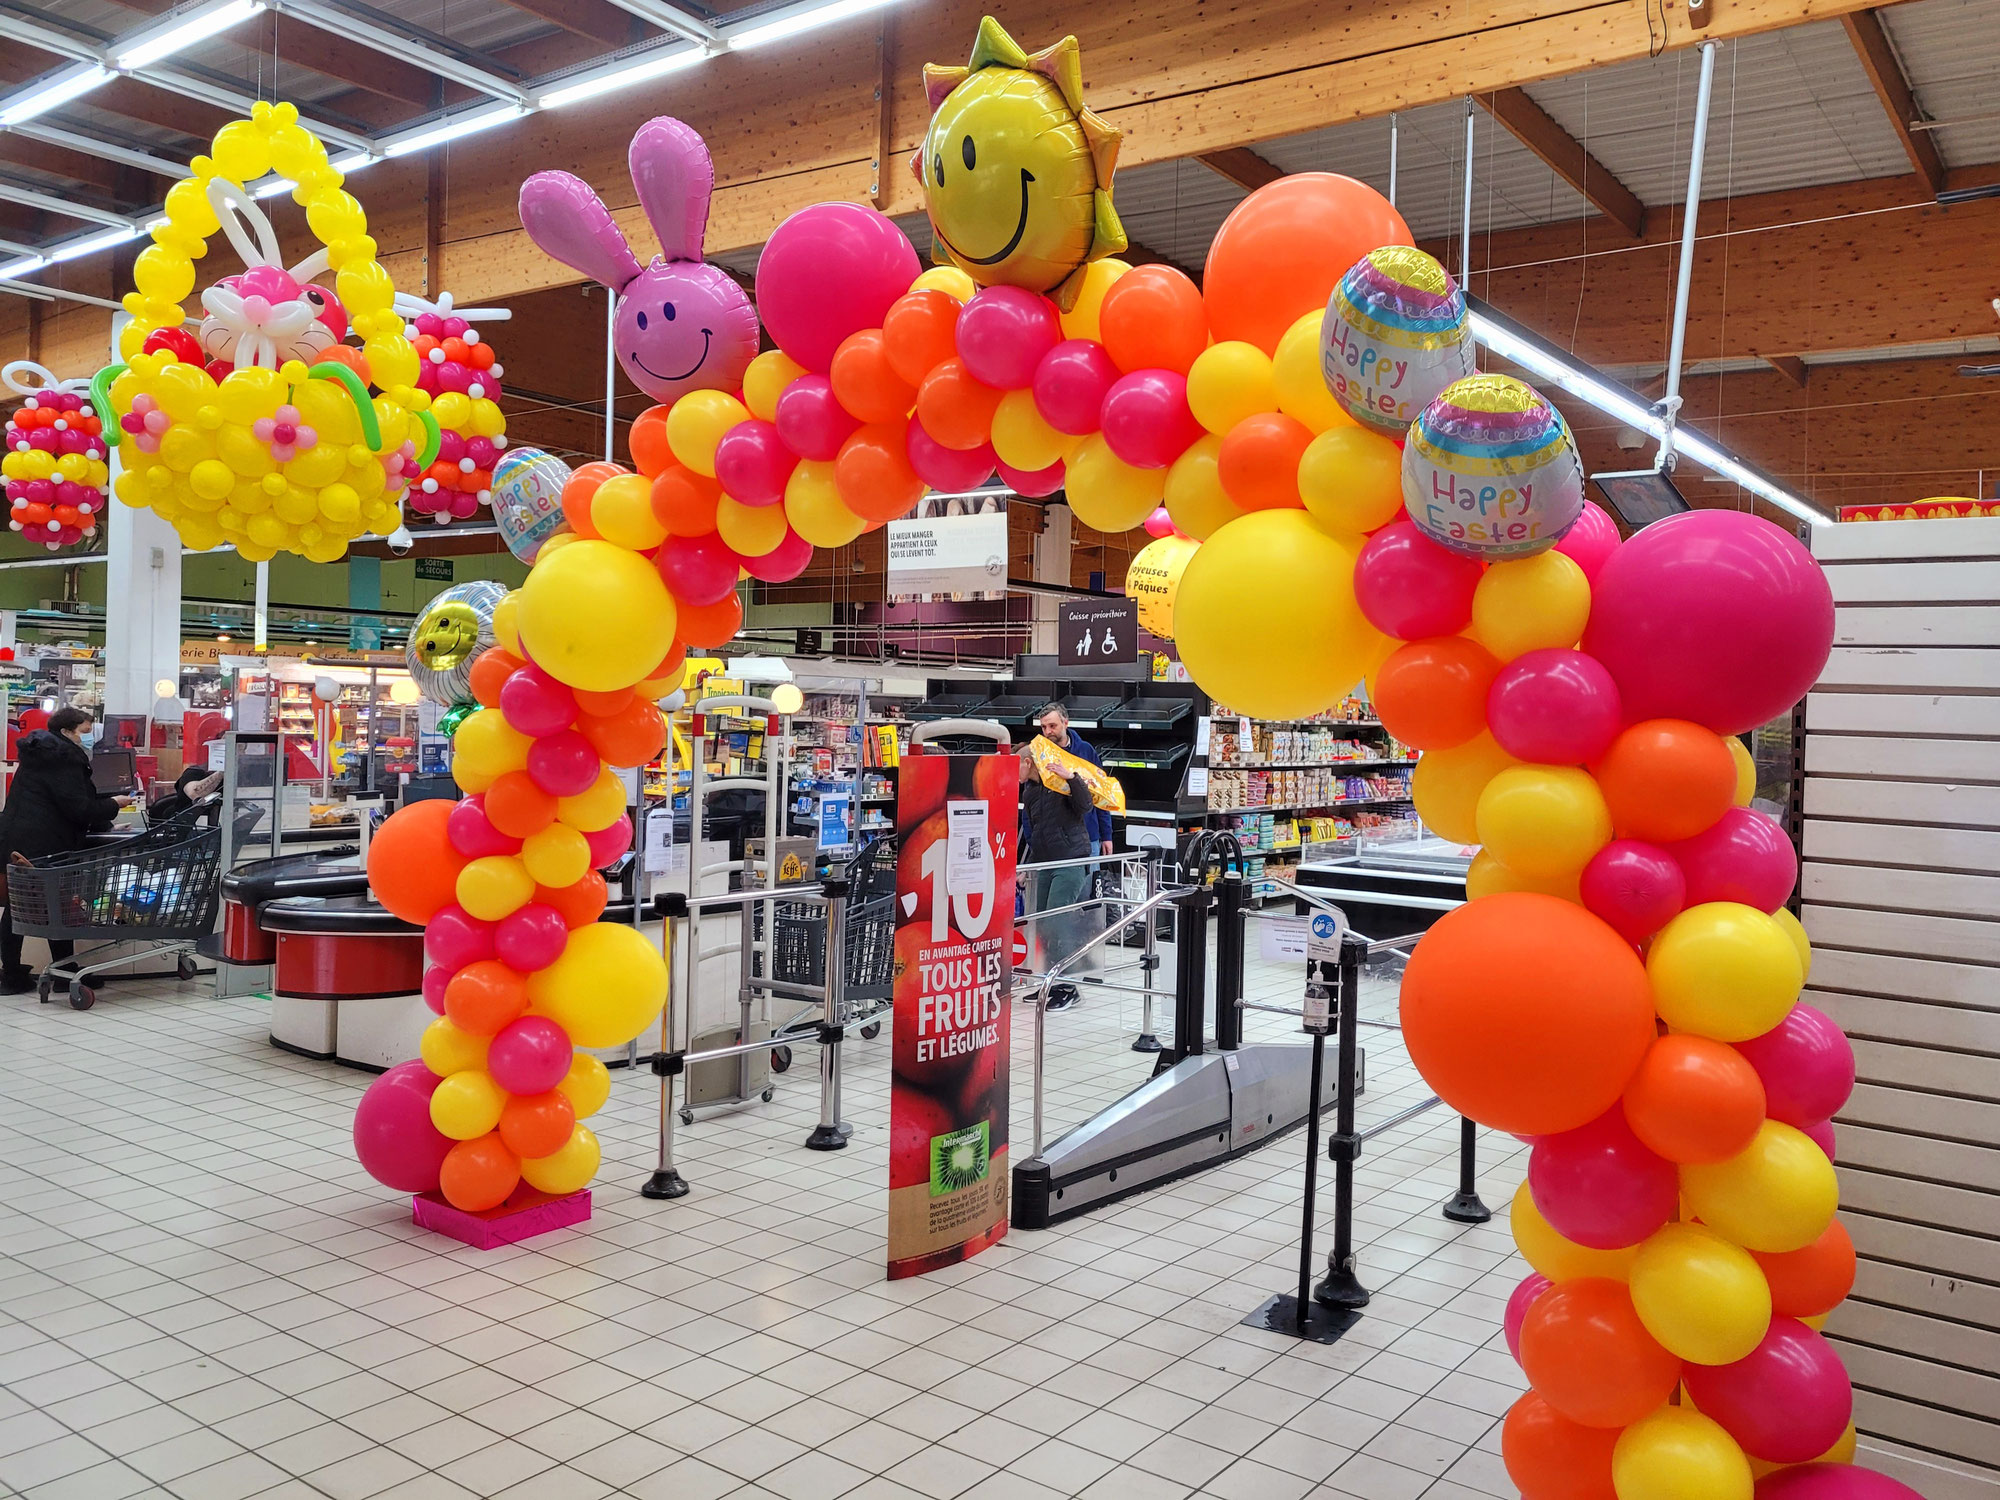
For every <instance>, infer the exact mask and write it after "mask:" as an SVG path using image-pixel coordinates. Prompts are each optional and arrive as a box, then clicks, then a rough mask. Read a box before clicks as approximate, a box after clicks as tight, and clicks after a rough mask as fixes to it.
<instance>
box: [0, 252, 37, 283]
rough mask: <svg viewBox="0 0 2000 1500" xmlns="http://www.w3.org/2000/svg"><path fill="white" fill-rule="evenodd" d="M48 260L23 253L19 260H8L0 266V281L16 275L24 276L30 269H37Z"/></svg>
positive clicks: (10, 279) (9, 279)
mask: <svg viewBox="0 0 2000 1500" xmlns="http://www.w3.org/2000/svg"><path fill="white" fill-rule="evenodd" d="M47 264H48V262H47V261H45V260H43V259H42V258H41V256H39V255H24V256H22V257H21V258H20V259H19V260H10V261H8V262H7V264H6V265H4V266H0V281H12V280H13V279H14V278H15V277H17V276H26V275H27V274H28V273H29V272H31V271H39V270H41V268H42V267H43V266H45V265H47Z"/></svg>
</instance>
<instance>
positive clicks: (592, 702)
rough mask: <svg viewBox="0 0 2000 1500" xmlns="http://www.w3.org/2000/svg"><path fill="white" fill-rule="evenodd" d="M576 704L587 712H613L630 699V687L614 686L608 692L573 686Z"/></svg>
mask: <svg viewBox="0 0 2000 1500" xmlns="http://www.w3.org/2000/svg"><path fill="white" fill-rule="evenodd" d="M572 691H574V692H575V693H576V706H577V707H578V708H580V709H582V710H583V711H584V712H585V713H587V714H615V713H617V712H618V710H619V709H621V708H623V707H624V706H625V705H626V704H628V703H630V702H631V701H632V689H630V688H615V689H613V690H612V691H611V692H608V693H592V692H586V691H585V690H584V689H582V688H575V689H573V690H572Z"/></svg>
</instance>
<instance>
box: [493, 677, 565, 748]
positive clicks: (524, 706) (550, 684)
mask: <svg viewBox="0 0 2000 1500" xmlns="http://www.w3.org/2000/svg"><path fill="white" fill-rule="evenodd" d="M500 712H501V714H502V715H504V716H505V718H506V720H507V723H508V726H509V727H510V728H513V729H518V730H519V731H520V732H521V733H522V734H525V735H527V736H529V737H530V738H531V739H534V738H539V737H540V736H542V735H545V734H554V733H555V732H556V731H557V730H558V729H567V728H569V726H570V722H571V721H572V720H573V719H575V718H576V694H575V693H574V692H572V691H571V690H570V687H569V685H568V684H567V683H562V682H558V681H556V679H555V678H553V677H551V676H549V674H548V673H547V672H544V671H543V670H542V669H541V668H540V667H538V666H536V665H534V663H532V662H530V663H529V664H528V665H527V666H525V667H517V668H515V670H513V671H512V672H509V673H508V674H507V680H506V681H505V682H503V683H501V684H500Z"/></svg>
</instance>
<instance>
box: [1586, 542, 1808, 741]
mask: <svg viewBox="0 0 2000 1500" xmlns="http://www.w3.org/2000/svg"><path fill="white" fill-rule="evenodd" d="M1832 646H1833V590H1832V589H1831V588H1829V587H1828V585H1827V581H1826V575H1825V574H1824V573H1822V572H1821V571H1820V569H1819V564H1818V563H1816V562H1814V561H1813V559H1812V554H1811V553H1809V552H1807V551H1806V549H1805V548H1804V547H1803V546H1801V545H1800V544H1799V542H1798V541H1797V540H1796V539H1795V538H1793V537H1792V536H1791V535H1790V534H1789V533H1788V532H1786V531H1785V530H1784V529H1783V528H1781V527H1778V526H1774V525H1772V524H1771V523H1770V522H1769V521H1766V520H1762V519H1760V518H1759V517H1757V516H1753V515H1749V514H1747V513H1746V512H1743V511H1735V510H1691V511H1684V512H1682V513H1681V514H1680V515H1677V516H1669V517H1667V519H1666V520H1664V521H1655V522H1654V523H1653V524H1652V525H1650V526H1648V527H1646V528H1645V529H1644V530H1642V531H1640V532H1639V533H1638V535H1636V536H1634V537H1633V538H1632V540H1631V541H1629V542H1626V543H1625V544H1624V545H1623V546H1621V547H1620V548H1619V549H1618V550H1617V551H1616V552H1614V553H1613V554H1612V555H1611V558H1610V560H1609V561H1608V562H1606V563H1605V564H1604V567H1603V569H1602V570H1601V571H1600V572H1599V573H1598V576H1597V581H1596V583H1595V585H1594V586H1593V588H1592V598H1591V608H1590V623H1589V624H1588V625H1587V626H1586V627H1585V628H1584V632H1583V649H1584V650H1585V651H1588V652H1589V653H1590V654H1591V655H1592V656H1594V657H1596V658H1597V659H1598V660H1599V661H1601V662H1603V663H1604V665H1605V666H1606V667H1607V668H1609V669H1610V672H1611V675H1612V677H1613V678H1615V679H1616V680H1617V683H1618V692H1619V695H1620V696H1621V697H1622V698H1623V699H1624V703H1625V717H1626V718H1627V719H1628V720H1631V721H1634V722H1637V721H1639V720H1642V719H1692V720H1694V721H1695V722H1696V723H1697V724H1706V725H1707V726H1708V727H1709V728H1710V729H1713V730H1714V731H1715V732H1716V733H1717V734H1742V733H1743V732H1744V731H1746V730H1750V729H1755V728H1756V727H1757V726H1758V725H1759V724H1762V723H1765V722H1766V721H1768V720H1770V719H1774V718H1776V717H1777V716H1778V715H1779V714H1782V713H1785V712H1787V711H1789V710H1790V709H1791V707H1792V705H1793V704H1795V703H1797V702H1798V701H1799V699H1800V698H1801V697H1802V696H1803V695H1804V693H1805V691H1806V689H1807V688H1809V687H1811V686H1812V685H1813V683H1814V681H1815V680H1817V678H1818V677H1819V674H1820V670H1821V668H1823V667H1824V666H1825V665H1826V658H1827V653H1828V652H1829V651H1830V650H1831V649H1832Z"/></svg>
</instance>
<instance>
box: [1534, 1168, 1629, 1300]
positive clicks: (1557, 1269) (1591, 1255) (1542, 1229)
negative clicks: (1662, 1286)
mask: <svg viewBox="0 0 2000 1500" xmlns="http://www.w3.org/2000/svg"><path fill="white" fill-rule="evenodd" d="M1507 1222H1508V1227H1509V1228H1510V1229H1512V1230H1513V1231H1514V1246H1515V1248H1516V1249H1518V1250H1519V1251H1520V1252H1521V1258H1522V1259H1523V1260H1525V1261H1526V1262H1527V1263H1528V1264H1529V1265H1531V1266H1533V1267H1534V1268H1535V1269H1536V1270H1537V1271H1540V1272H1541V1273H1542V1274H1543V1275H1544V1276H1546V1277H1548V1278H1549V1280H1551V1281H1575V1280H1577V1279H1578V1278H1579V1277H1583V1276H1604V1277H1608V1278H1610V1279H1611V1280H1612V1281H1623V1280H1625V1278H1626V1277H1627V1276H1629V1275H1631V1274H1632V1261H1633V1258H1634V1257H1635V1256H1637V1255H1638V1253H1639V1247H1638V1246H1636V1245H1628V1246H1627V1247H1626V1248H1625V1249H1623V1250H1590V1249H1586V1248H1585V1247H1584V1246H1582V1245H1579V1244H1577V1243H1575V1242H1574V1241H1573V1240H1566V1239H1564V1238H1563V1237H1562V1236H1561V1235H1559V1234H1557V1233H1556V1232H1555V1230H1553V1229H1551V1228H1550V1227H1549V1221H1548V1220H1547V1219H1545V1218H1543V1217H1542V1211H1541V1210H1540V1209H1538V1208H1536V1207H1535V1200H1534V1198H1533V1197H1532V1196H1531V1195H1530V1193H1529V1192H1528V1184H1527V1183H1525V1182H1524V1183H1522V1184H1521V1185H1520V1187H1519V1188H1517V1189H1515V1191H1514V1202H1513V1206H1512V1207H1511V1208H1509V1209H1508V1211H1507Z"/></svg>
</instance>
